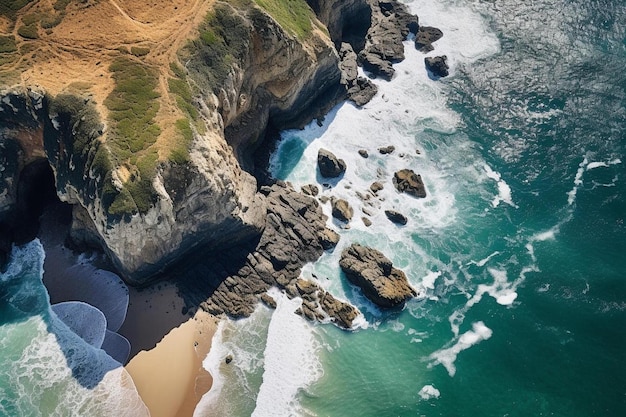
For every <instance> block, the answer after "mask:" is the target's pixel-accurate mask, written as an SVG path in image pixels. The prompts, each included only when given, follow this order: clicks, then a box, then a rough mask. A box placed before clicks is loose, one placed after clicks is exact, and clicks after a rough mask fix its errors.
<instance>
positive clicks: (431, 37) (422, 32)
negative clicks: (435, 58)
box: [415, 26, 443, 53]
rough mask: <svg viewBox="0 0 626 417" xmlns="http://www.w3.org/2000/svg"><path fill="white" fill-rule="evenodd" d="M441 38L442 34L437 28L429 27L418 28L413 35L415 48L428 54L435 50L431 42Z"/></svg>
mask: <svg viewBox="0 0 626 417" xmlns="http://www.w3.org/2000/svg"><path fill="white" fill-rule="evenodd" d="M442 36H443V32H442V31H441V30H439V29H437V28H434V27H430V26H420V28H419V30H418V31H417V34H416V35H415V48H417V50H419V51H420V52H424V53H427V52H430V51H432V50H433V49H435V48H434V47H433V45H432V43H433V42H436V41H438V40H439V39H441V37H442Z"/></svg>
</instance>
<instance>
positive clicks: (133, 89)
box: [104, 58, 161, 160]
mask: <svg viewBox="0 0 626 417" xmlns="http://www.w3.org/2000/svg"><path fill="white" fill-rule="evenodd" d="M109 70H110V71H111V73H112V75H113V79H114V80H115V88H114V89H113V91H112V92H111V94H110V95H109V96H108V97H107V98H106V100H105V101H104V104H105V106H107V108H108V109H109V111H110V114H111V118H112V119H113V121H114V122H115V124H114V125H115V127H114V129H113V135H111V136H113V138H111V139H112V142H113V146H114V147H115V149H114V153H115V154H116V155H118V156H119V157H120V160H125V159H128V158H130V157H131V156H132V155H133V154H134V153H136V152H139V151H142V150H144V149H147V148H148V147H149V146H150V145H152V144H153V143H155V142H156V139H157V137H158V136H159V134H160V133H161V129H160V128H159V126H158V125H157V124H156V123H155V120H154V117H155V116H156V114H157V112H158V110H159V103H158V101H157V100H156V99H157V98H158V97H159V93H157V92H156V91H155V89H156V87H157V82H158V80H157V77H156V75H155V74H154V72H153V71H151V70H150V69H148V68H147V67H145V66H144V65H142V64H140V63H137V62H135V61H132V60H130V59H127V58H118V59H116V60H115V61H114V62H113V63H112V64H111V67H110V68H109Z"/></svg>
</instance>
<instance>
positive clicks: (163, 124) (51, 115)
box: [0, 0, 417, 285]
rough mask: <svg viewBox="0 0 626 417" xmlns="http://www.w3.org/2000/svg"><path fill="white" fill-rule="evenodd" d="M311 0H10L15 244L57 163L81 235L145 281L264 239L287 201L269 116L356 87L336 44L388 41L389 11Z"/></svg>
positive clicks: (5, 33) (3, 95)
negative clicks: (196, 257)
mask: <svg viewBox="0 0 626 417" xmlns="http://www.w3.org/2000/svg"><path fill="white" fill-rule="evenodd" d="M24 3H25V5H24ZM309 4H310V6H311V7H309V5H307V3H306V2H305V1H304V0H293V1H289V2H287V3H285V2H281V1H269V0H256V1H255V2H252V1H249V0H243V1H238V2H231V3H225V2H216V3H214V2H212V1H209V0H198V1H196V2H192V3H190V2H187V1H184V0H173V1H172V2H171V4H170V3H168V4H164V5H162V7H159V8H154V7H151V6H150V5H148V4H145V3H144V2H142V1H140V0H130V1H126V2H124V3H120V2H116V1H98V0H90V1H85V2H80V3H74V2H58V1H57V2H48V1H43V2H10V4H9V5H8V6H7V7H4V6H3V7H2V8H0V149H1V150H2V152H0V166H1V168H2V169H1V170H0V252H1V251H2V249H3V248H4V249H6V248H7V246H8V245H9V244H10V242H11V241H13V240H18V241H19V240H20V237H25V236H27V235H28V233H25V234H24V233H22V231H23V229H24V224H25V223H28V222H31V221H34V219H35V217H32V216H31V217H24V216H22V217H20V216H21V214H20V213H22V212H21V210H22V209H23V208H24V207H25V206H29V205H30V203H29V201H30V200H29V199H32V198H31V197H32V194H33V191H32V190H33V184H34V183H36V182H37V181H40V180H41V179H45V178H47V177H46V175H50V176H51V179H50V181H51V182H52V183H53V184H54V191H55V193H56V195H57V196H58V198H60V199H61V200H62V201H64V202H67V203H69V204H71V205H72V210H73V221H72V228H71V230H72V231H71V238H72V240H73V242H74V244H76V245H78V246H79V247H83V248H84V247H86V246H99V247H101V248H102V249H103V250H104V251H106V253H107V254H108V255H109V257H110V258H111V260H112V261H113V263H114V264H115V266H116V267H117V269H118V271H119V272H120V273H121V275H122V276H123V277H124V278H125V280H127V282H129V283H130V284H133V285H145V284H147V283H149V282H151V281H152V280H154V279H160V278H161V277H162V276H163V275H162V272H163V271H166V270H168V269H169V268H170V267H171V266H172V265H173V264H176V263H178V262H181V260H182V259H184V258H185V257H186V256H188V255H189V254H191V253H193V252H195V251H196V249H199V248H202V249H203V250H220V251H222V250H224V249H227V248H228V247H233V246H237V247H239V246H241V245H244V246H245V242H247V241H250V240H251V239H252V240H254V238H257V239H259V238H260V237H261V233H262V232H263V230H264V228H265V226H266V221H267V218H268V209H269V207H270V205H271V202H268V200H267V197H266V196H265V195H264V194H263V193H259V192H257V183H256V180H255V178H254V177H253V176H252V175H251V174H250V173H249V172H253V163H252V160H253V159H252V155H253V153H254V152H255V150H256V149H257V147H258V146H259V145H260V144H261V142H262V138H263V137H264V134H265V130H266V129H267V127H268V126H271V127H273V128H276V129H285V128H293V127H301V126H303V125H304V124H306V123H308V122H309V121H310V120H311V119H313V118H316V117H320V116H323V114H324V112H325V111H326V110H327V109H328V108H329V107H330V106H332V105H334V104H335V103H337V102H338V101H340V100H342V99H344V98H345V96H346V87H345V85H342V84H341V78H342V74H341V70H340V66H339V57H338V54H337V49H336V48H338V47H339V46H340V45H341V43H342V42H348V43H350V44H351V45H352V46H353V48H354V50H355V51H357V52H359V51H362V50H363V48H368V45H372V44H374V45H375V44H376V42H377V41H376V40H375V39H374V41H373V40H372V36H370V35H367V36H366V33H367V32H368V31H371V29H372V27H373V26H376V24H375V23H376V22H377V21H378V20H380V19H378V18H377V17H376V16H382V14H381V13H383V12H384V10H383V8H382V6H381V4H382V3H379V2H374V1H369V2H366V1H364V0H352V1H345V2H338V1H334V0H315V1H313V0H311V1H309ZM385 4H387V3H385ZM394 4H395V3H394ZM394 7H397V8H398V9H397V10H400V9H402V10H404V9H403V6H400V5H397V4H396V6H394ZM385 10H387V9H385ZM391 10H392V14H394V15H395V14H396V11H395V9H391ZM385 13H386V14H385V19H386V18H387V17H388V15H389V12H388V10H387V11H386V12H385ZM377 19H378V20H377ZM416 21H417V20H416V18H415V22H416ZM400 24H401V25H402V24H404V23H403V22H401V23H400ZM406 33H408V30H403V31H402V34H403V35H404V36H405V35H406ZM377 36H381V35H380V33H378V35H377ZM366 38H367V42H366ZM50 169H51V171H52V172H51V174H46V170H50ZM29 172H30V173H29ZM27 174H28V175H27ZM33 216H36V213H35V212H33ZM319 219H320V220H319V222H322V223H323V222H324V220H323V219H322V218H321V217H320V218H319ZM316 227H317V226H316ZM20 234H23V235H24V236H21V235H20ZM318 256H319V255H318ZM301 262H305V261H304V260H302V261H301ZM294 268H296V267H295V266H294Z"/></svg>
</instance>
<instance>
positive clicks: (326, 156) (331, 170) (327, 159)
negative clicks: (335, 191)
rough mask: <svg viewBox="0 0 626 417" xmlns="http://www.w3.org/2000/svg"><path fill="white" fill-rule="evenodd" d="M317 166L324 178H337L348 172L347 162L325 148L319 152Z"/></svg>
mask: <svg viewBox="0 0 626 417" xmlns="http://www.w3.org/2000/svg"><path fill="white" fill-rule="evenodd" d="M317 166H318V167H319V170H320V174H321V175H322V177H324V178H336V177H338V176H340V175H342V174H343V173H344V172H346V162H345V161H344V160H343V159H339V158H337V157H336V156H335V154H333V153H332V152H330V151H328V150H326V149H323V148H321V149H320V150H319V151H318V152H317Z"/></svg>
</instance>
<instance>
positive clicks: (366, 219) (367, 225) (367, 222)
mask: <svg viewBox="0 0 626 417" xmlns="http://www.w3.org/2000/svg"><path fill="white" fill-rule="evenodd" d="M361 220H362V221H363V224H364V225H365V226H366V227H370V226H371V225H372V221H371V220H370V219H368V218H367V217H361Z"/></svg>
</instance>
